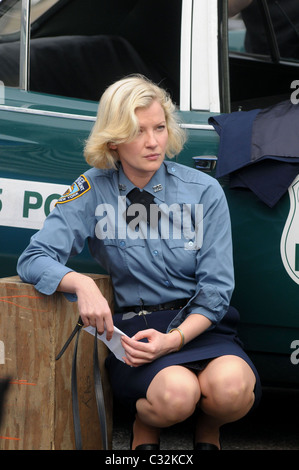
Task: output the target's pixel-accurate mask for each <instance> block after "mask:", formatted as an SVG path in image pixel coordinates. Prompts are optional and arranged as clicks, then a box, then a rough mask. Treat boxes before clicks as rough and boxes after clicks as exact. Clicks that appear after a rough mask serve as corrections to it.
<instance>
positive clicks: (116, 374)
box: [106, 307, 261, 411]
mask: <svg viewBox="0 0 299 470" xmlns="http://www.w3.org/2000/svg"><path fill="white" fill-rule="evenodd" d="M177 313H178V310H166V311H159V312H153V313H151V314H149V315H146V322H145V319H144V317H143V316H138V315H135V316H134V317H133V318H130V319H123V318H122V317H123V315H122V314H121V313H116V314H115V315H114V325H115V326H116V327H117V328H119V329H120V330H122V331H123V332H124V333H126V334H127V335H128V336H130V337H131V336H133V335H134V334H135V333H137V331H140V330H145V329H147V328H154V329H156V330H158V331H161V332H163V333H165V332H166V330H167V327H168V325H169V323H170V322H171V320H172V319H173V318H174V317H175V316H176V315H177ZM238 322H239V313H238V311H237V310H236V309H235V308H233V307H230V308H229V310H228V312H227V314H226V315H225V317H224V318H223V319H222V320H221V322H220V323H219V324H218V325H216V326H215V327H214V328H213V329H210V330H208V331H205V332H204V333H202V334H201V335H199V336H198V337H197V338H194V339H193V340H192V341H190V342H189V343H187V344H186V345H185V346H184V347H183V348H182V349H181V350H180V351H177V352H175V353H171V354H167V355H166V356H162V357H160V358H158V359H156V360H155V361H153V362H151V363H149V364H145V365H143V366H140V367H130V366H128V365H126V364H125V363H123V362H122V361H119V360H118V359H117V358H116V357H115V356H114V354H113V353H110V354H109V355H108V357H107V359H106V368H107V370H108V374H109V377H110V382H111V386H112V390H113V393H114V396H115V398H116V399H117V400H118V401H120V402H122V403H123V404H125V405H127V406H129V407H131V409H132V411H134V410H135V404H136V401H137V400H138V399H139V398H145V397H146V392H147V389H148V386H149V384H150V383H151V381H152V379H153V378H154V377H155V375H156V374H157V373H158V372H159V371H160V370H162V369H164V368H165V367H168V366H172V365H184V366H186V367H188V368H190V369H194V370H201V369H203V368H204V367H205V366H206V365H207V364H208V362H209V361H210V360H212V359H214V358H216V357H220V356H225V355H233V356H238V357H241V358H242V359H244V361H246V362H247V364H249V366H250V367H251V369H252V370H253V372H254V374H255V377H256V386H255V404H254V406H256V405H257V403H258V402H259V400H260V396H261V384H260V379H259V375H258V372H257V370H256V368H255V366H254V364H253V363H252V361H251V360H250V358H249V357H248V355H247V354H246V353H245V351H244V349H243V346H242V343H241V341H240V339H239V338H238V334H237V325H238Z"/></svg>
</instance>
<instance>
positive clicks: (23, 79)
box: [19, 0, 30, 91]
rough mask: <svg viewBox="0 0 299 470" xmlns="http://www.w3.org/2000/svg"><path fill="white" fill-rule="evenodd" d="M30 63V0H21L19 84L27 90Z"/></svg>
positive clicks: (22, 88)
mask: <svg viewBox="0 0 299 470" xmlns="http://www.w3.org/2000/svg"><path fill="white" fill-rule="evenodd" d="M29 64H30V0H22V12H21V29H20V74H19V86H20V88H21V90H25V91H28V87H29V69H30V67H29Z"/></svg>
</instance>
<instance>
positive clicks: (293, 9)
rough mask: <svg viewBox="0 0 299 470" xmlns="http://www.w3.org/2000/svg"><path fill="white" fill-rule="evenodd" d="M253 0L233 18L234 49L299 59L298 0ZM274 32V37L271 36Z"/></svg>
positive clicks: (281, 57) (231, 39)
mask: <svg viewBox="0 0 299 470" xmlns="http://www.w3.org/2000/svg"><path fill="white" fill-rule="evenodd" d="M266 5H267V10H266V11H265V10H263V7H262V2H260V1H258V0H253V1H252V2H251V3H250V5H249V6H248V7H247V8H244V9H243V10H242V11H241V12H240V13H239V14H237V15H236V16H235V17H233V18H230V20H229V28H230V50H234V51H239V52H243V53H248V54H256V55H262V56H267V57H272V59H275V57H274V54H273V49H274V47H275V46H277V53H278V54H279V56H278V58H279V59H287V60H296V61H299V8H298V2H297V1H296V0H283V1H277V0H267V2H266ZM271 34H272V36H271Z"/></svg>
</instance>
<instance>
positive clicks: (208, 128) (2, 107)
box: [0, 105, 214, 131]
mask: <svg viewBox="0 0 299 470" xmlns="http://www.w3.org/2000/svg"><path fill="white" fill-rule="evenodd" d="M2 110H5V111H9V112H14V113H24V114H34V115H35V116H47V117H56V118H63V119H74V120H77V121H89V122H95V120H96V116H84V115H81V114H70V113H58V112H56V111H43V110H41V109H31V108H19V107H17V106H6V105H0V111H2ZM181 127H182V128H183V129H195V130H203V131H214V127H213V126H211V125H210V124H181Z"/></svg>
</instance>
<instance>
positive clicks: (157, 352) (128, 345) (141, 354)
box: [121, 329, 181, 367]
mask: <svg viewBox="0 0 299 470" xmlns="http://www.w3.org/2000/svg"><path fill="white" fill-rule="evenodd" d="M142 339H147V342H144V341H141V340H142ZM121 341H122V346H123V348H124V350H125V352H126V356H125V357H124V358H123V359H124V361H125V363H126V364H127V365H129V366H133V367H138V366H141V365H143V364H147V363H149V362H152V361H154V360H155V359H157V358H158V357H161V356H164V355H165V354H168V353H170V352H174V351H176V350H177V349H178V348H179V346H180V341H181V338H180V334H179V333H178V332H177V333H175V332H174V333H171V334H164V333H160V332H159V331H157V330H154V329H148V330H142V331H138V333H136V334H135V336H133V337H132V338H129V337H128V336H123V337H122V339H121Z"/></svg>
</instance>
